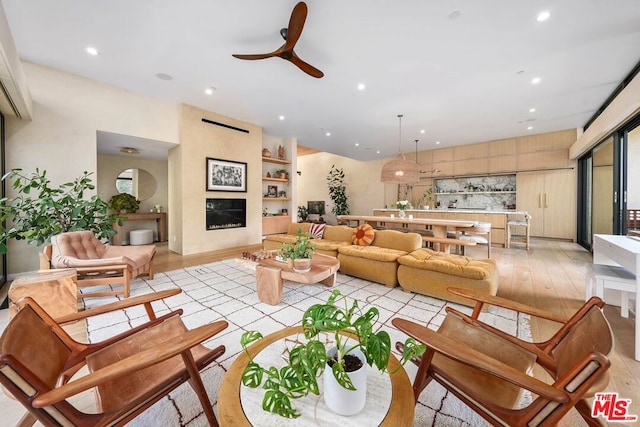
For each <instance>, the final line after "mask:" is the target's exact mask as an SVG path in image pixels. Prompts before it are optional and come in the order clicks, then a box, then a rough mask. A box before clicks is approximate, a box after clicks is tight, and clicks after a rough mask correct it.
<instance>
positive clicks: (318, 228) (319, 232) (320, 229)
mask: <svg viewBox="0 0 640 427" xmlns="http://www.w3.org/2000/svg"><path fill="white" fill-rule="evenodd" d="M325 225H326V224H311V227H310V228H309V234H311V236H312V237H313V238H314V239H322V236H323V235H324V227H325Z"/></svg>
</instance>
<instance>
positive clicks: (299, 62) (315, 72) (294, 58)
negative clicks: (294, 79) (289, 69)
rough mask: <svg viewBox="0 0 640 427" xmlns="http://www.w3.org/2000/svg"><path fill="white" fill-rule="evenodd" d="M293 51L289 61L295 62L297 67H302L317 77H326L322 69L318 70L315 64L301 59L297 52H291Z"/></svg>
mask: <svg viewBox="0 0 640 427" xmlns="http://www.w3.org/2000/svg"><path fill="white" fill-rule="evenodd" d="M291 53H292V55H291V59H289V61H291V63H293V64H294V65H295V66H296V67H298V68H300V69H301V70H302V71H304V72H305V73H307V74H309V75H310V76H312V77H315V78H317V79H319V78H321V77H324V73H323V72H322V71H320V70H318V69H317V68H316V67H314V66H313V65H311V64H308V63H306V62H304V61H303V60H302V59H300V57H299V56H298V55H296V53H295V52H291Z"/></svg>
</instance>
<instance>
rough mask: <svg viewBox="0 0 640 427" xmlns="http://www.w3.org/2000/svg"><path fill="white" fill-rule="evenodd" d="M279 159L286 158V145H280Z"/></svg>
mask: <svg viewBox="0 0 640 427" xmlns="http://www.w3.org/2000/svg"><path fill="white" fill-rule="evenodd" d="M278 159H280V160H284V147H283V146H282V145H278Z"/></svg>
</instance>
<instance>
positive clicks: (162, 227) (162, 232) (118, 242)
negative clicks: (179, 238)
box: [112, 212, 168, 246]
mask: <svg viewBox="0 0 640 427" xmlns="http://www.w3.org/2000/svg"><path fill="white" fill-rule="evenodd" d="M149 219H155V220H156V224H157V227H158V241H160V242H166V241H167V240H168V239H167V213H166V212H160V213H155V212H149V213H128V214H124V215H123V219H122V221H138V220H149ZM113 229H114V230H116V234H115V235H114V236H113V237H112V239H113V240H112V243H113V245H114V246H122V227H121V226H119V225H118V224H117V223H116V224H113Z"/></svg>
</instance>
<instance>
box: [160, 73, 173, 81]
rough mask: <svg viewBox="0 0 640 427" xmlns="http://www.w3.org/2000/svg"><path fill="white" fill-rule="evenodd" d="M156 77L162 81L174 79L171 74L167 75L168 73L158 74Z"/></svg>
mask: <svg viewBox="0 0 640 427" xmlns="http://www.w3.org/2000/svg"><path fill="white" fill-rule="evenodd" d="M156 77H157V78H159V79H160V80H173V77H171V76H170V75H169V74H166V73H157V74H156Z"/></svg>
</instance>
